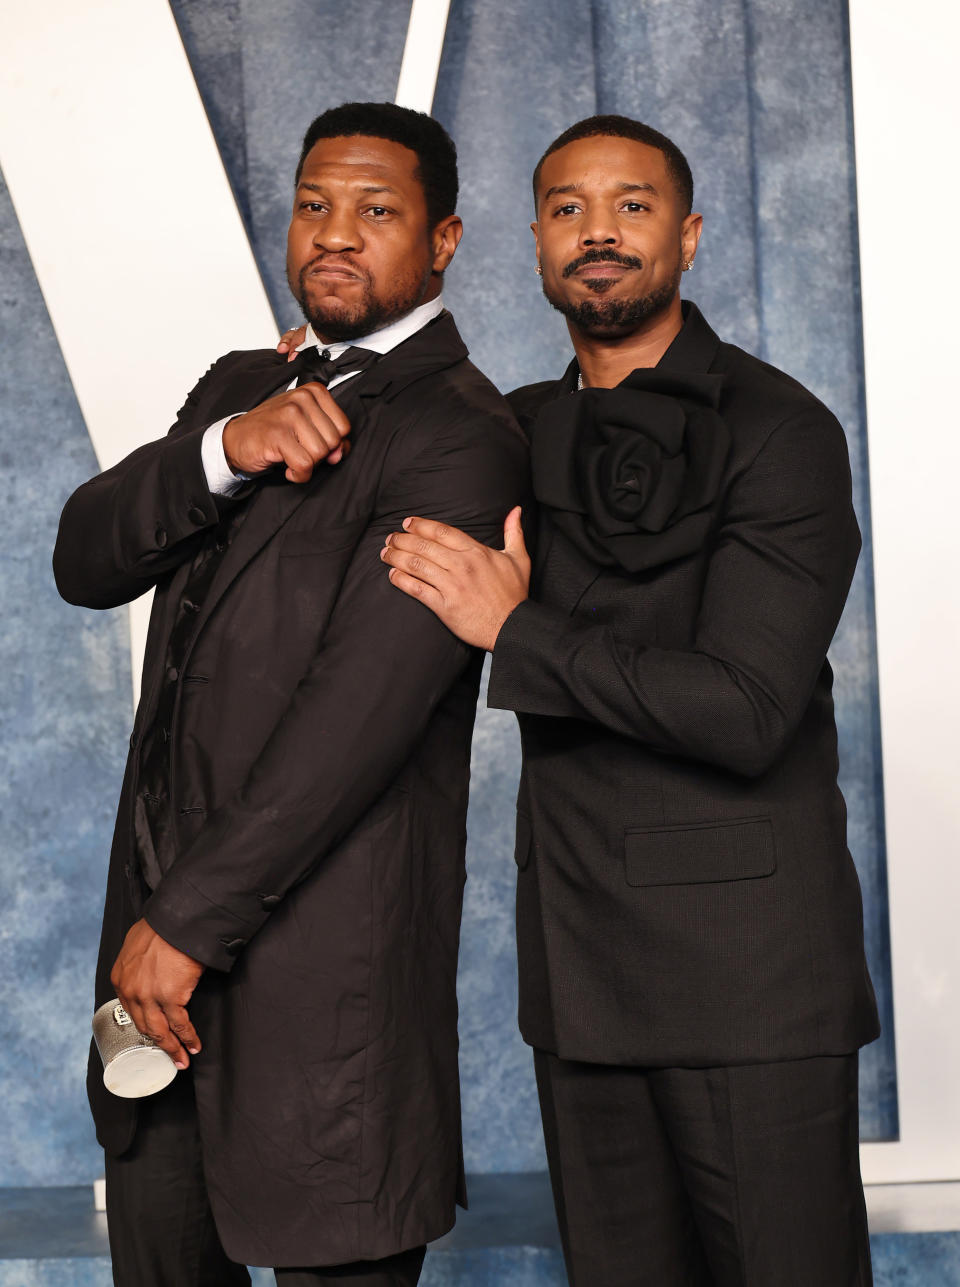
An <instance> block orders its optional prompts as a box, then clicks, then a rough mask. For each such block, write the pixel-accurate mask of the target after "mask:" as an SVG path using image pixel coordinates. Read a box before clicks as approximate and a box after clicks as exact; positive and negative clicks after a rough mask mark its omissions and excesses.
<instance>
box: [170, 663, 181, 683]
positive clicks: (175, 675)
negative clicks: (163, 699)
mask: <svg viewBox="0 0 960 1287" xmlns="http://www.w3.org/2000/svg"><path fill="white" fill-rule="evenodd" d="M179 678H180V672H179V670H177V668H176V666H169V667H168V668H167V679H169V680H170V683H171V684H175V683H176V682H177V680H178V679H179Z"/></svg>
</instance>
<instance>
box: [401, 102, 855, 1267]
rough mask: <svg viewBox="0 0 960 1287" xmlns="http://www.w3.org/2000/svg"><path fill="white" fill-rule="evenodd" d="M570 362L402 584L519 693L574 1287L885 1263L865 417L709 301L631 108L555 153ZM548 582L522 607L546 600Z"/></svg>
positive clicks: (527, 938) (523, 935) (508, 692)
mask: <svg viewBox="0 0 960 1287" xmlns="http://www.w3.org/2000/svg"><path fill="white" fill-rule="evenodd" d="M534 193H535V198H536V209H537V222H536V223H534V224H533V231H534V236H535V238H536V249H537V259H538V265H537V271H538V272H542V276H543V289H544V293H545V294H546V296H547V298H548V300H550V302H551V303H552V304H554V305H555V306H556V307H557V308H558V309H560V310H561V311H562V312H563V313H564V314H565V316H566V318H567V323H568V326H569V330H570V335H571V338H572V340H573V345H574V350H575V353H576V357H575V359H574V361H573V362H572V363H571V364H570V366H569V368H568V369H567V371H566V373H565V375H564V376H563V377H562V378H561V379H560V380H559V381H555V382H550V383H546V384H540V385H534V386H531V387H528V388H525V389H521V390H518V391H517V393H516V394H514V395H513V396H512V399H511V401H512V403H513V406H514V409H515V410H516V411H517V412H518V415H519V418H520V420H521V422H522V423H524V424H525V425H526V427H527V428H528V429H529V432H530V437H531V446H532V460H533V476H534V490H535V493H536V496H537V498H538V500H539V502H540V512H539V526H538V531H537V544H536V549H535V561H534V565H533V574H532V584H531V581H530V560H529V558H528V557H527V554H526V550H525V546H524V538H523V534H522V532H521V529H520V525H519V517H518V514H517V511H513V512H512V513H511V515H510V516H509V518H508V521H507V524H506V528H505V539H504V545H505V548H504V550H503V552H494V551H492V550H489V549H487V548H485V547H482V546H480V545H478V544H477V543H476V542H475V541H473V540H471V539H470V538H469V537H467V536H466V535H464V534H463V533H460V532H458V531H456V530H455V529H453V528H451V527H450V526H449V525H447V524H445V523H437V522H431V521H429V520H425V519H423V518H415V519H412V520H408V521H407V522H406V523H405V524H404V528H405V529H406V530H405V531H403V532H401V533H395V534H393V535H391V536H390V538H389V540H388V542H387V545H386V547H385V549H384V551H383V555H382V557H383V558H384V560H385V561H386V562H387V563H389V564H391V565H392V569H391V571H390V574H389V575H390V578H391V580H392V581H393V582H394V584H395V585H396V586H398V588H400V589H401V590H404V591H405V592H406V593H407V594H408V595H412V596H414V597H417V598H419V599H420V601H421V602H423V603H426V604H427V605H428V606H429V607H431V608H433V610H434V611H435V612H436V613H437V614H438V616H439V617H440V619H441V620H443V621H444V622H446V624H447V625H449V626H450V628H451V629H452V630H453V631H454V632H455V633H456V634H457V635H458V636H459V637H460V638H462V639H464V640H465V641H467V642H470V643H473V644H475V645H478V646H480V647H484V648H487V649H488V650H490V651H491V652H492V654H493V655H492V663H491V675H490V687H489V701H490V704H491V705H493V706H498V707H504V708H508V709H512V710H515V711H516V712H517V713H518V716H519V720H520V726H521V732H522V738H523V750H524V767H523V777H522V782H521V786H520V794H519V800H518V821H517V848H516V859H517V865H518V868H519V876H518V895H517V898H518V902H517V937H518V951H519V963H520V1026H521V1030H522V1032H523V1035H524V1037H525V1039H526V1040H527V1041H528V1042H529V1043H530V1044H531V1045H533V1046H534V1048H535V1063H536V1072H537V1081H538V1088H539V1092H540V1102H541V1108H542V1113H543V1122H544V1132H545V1136H546V1142H547V1153H548V1158H549V1163H550V1171H551V1177H552V1182H553V1189H554V1197H555V1201H556V1206H557V1212H558V1217H559V1221H560V1227H561V1232H562V1236H563V1245H564V1253H565V1257H566V1262H567V1268H568V1273H569V1277H570V1281H571V1283H573V1284H575V1285H576V1287H640V1285H643V1287H680V1284H691V1283H696V1284H698V1285H699V1284H703V1285H706V1284H711V1285H715V1287H853V1285H854V1284H856V1285H857V1287H864V1284H867V1283H869V1282H870V1281H871V1277H870V1258H869V1244H868V1239H867V1229H866V1221H865V1212H864V1204H863V1193H862V1187H861V1184H860V1175H859V1159H858V1148H857V1133H858V1132H857V1126H858V1122H857V1053H856V1052H857V1050H858V1048H859V1047H860V1046H861V1045H863V1044H864V1043H866V1042H868V1041H871V1040H872V1039H873V1038H874V1037H876V1035H877V1031H878V1024H877V1013H876V1006H875V1002H874V997H873V991H872V987H871V984H870V979H869V977H868V973H867V967H866V962H865V958H864V950H863V931H862V910H861V900H860V889H859V885H858V881H857V877H856V873H855V870H854V867H853V863H852V861H851V858H850V855H849V853H848V852H847V848H846V840H845V822H846V819H845V810H844V804H843V799H842V797H841V795H840V792H839V789H838V787H837V740H836V727H835V721H834V714H833V704H832V698H831V683H832V675H831V671H830V667H829V664H828V663H827V660H826V653H827V648H828V645H829V644H830V640H831V638H832V636H833V633H834V630H835V629H836V626H837V622H838V620H839V618H840V613H841V610H842V608H843V604H844V600H845V598H846V594H847V590H848V588H849V584H850V579H851V577H852V575H853V570H854V566H855V564H856V560H857V555H858V551H859V546H860V538H859V532H858V529H857V524H856V520H855V518H854V513H853V509H852V506H851V499H850V470H849V463H848V457H847V448H846V443H845V440H844V435H843V431H842V429H841V428H840V426H839V424H838V423H837V422H836V420H835V419H834V417H833V416H832V415H831V414H830V412H829V411H828V410H827V409H826V408H825V407H824V406H823V405H822V404H821V403H820V402H818V401H817V399H816V398H814V397H813V396H812V395H811V394H810V393H808V392H807V390H805V389H804V388H802V387H801V386H800V385H799V384H797V383H796V381H794V380H792V379H790V378H789V377H788V376H786V375H784V374H783V373H782V372H780V371H777V370H776V369H774V368H772V367H770V366H768V365H766V364H765V363H763V362H760V361H758V360H757V359H756V358H753V357H751V356H750V355H749V354H747V353H744V352H743V351H742V350H740V349H738V348H735V347H734V346H732V345H729V344H725V343H723V342H721V341H720V340H719V339H718V338H717V336H716V335H715V334H714V332H713V331H712V330H711V328H710V327H709V326H708V324H707V322H706V321H705V320H704V318H703V317H702V315H701V314H700V313H699V311H698V310H697V309H696V307H695V306H694V305H692V304H687V303H684V304H681V301H680V298H679V294H678V288H679V283H680V277H681V273H682V271H683V270H684V269H686V268H689V267H691V266H692V264H693V260H694V257H695V254H696V250H697V245H698V240H699V236H700V227H701V217H700V215H698V214H695V213H693V212H692V210H691V203H692V195H693V184H692V179H691V176H690V170H689V166H688V165H687V163H686V161H685V159H684V157H683V156H682V154H681V153H680V152H679V151H678V149H677V148H676V147H675V145H674V144H673V143H671V142H670V140H669V139H666V138H665V137H663V136H662V135H660V134H658V133H657V132H656V131H653V130H650V129H649V128H648V127H646V126H643V125H641V124H639V123H638V122H635V121H630V120H628V119H626V118H623V117H594V118H591V119H589V120H587V121H583V122H581V123H580V124H579V125H575V126H573V127H572V128H571V129H570V130H568V131H567V132H566V133H565V134H563V135H561V136H560V137H559V138H558V139H557V140H556V142H554V143H553V144H552V145H551V147H550V148H548V150H547V152H546V154H545V156H544V157H543V159H542V160H541V162H540V164H539V165H538V167H537V171H536V174H535V177H534ZM528 589H529V595H530V597H528Z"/></svg>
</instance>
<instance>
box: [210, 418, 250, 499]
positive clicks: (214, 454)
mask: <svg viewBox="0 0 960 1287" xmlns="http://www.w3.org/2000/svg"><path fill="white" fill-rule="evenodd" d="M237 414H240V413H239V412H238V413H237ZM234 419H236V417H235V416H225V417H224V418H223V419H222V420H218V421H217V422H216V423H215V424H212V425H211V426H210V428H209V429H207V430H206V432H205V433H204V435H203V438H202V440H201V442H200V461H201V464H202V465H203V472H204V474H206V477H207V486H208V487H209V488H210V493H211V495H213V496H232V495H233V493H234V492H235V491H239V489H240V488H241V487H242V486H243V484H244V483H245V482H246V481H247V478H246V476H244V475H240V474H235V473H234V472H233V470H232V469H231V468H230V466H229V465H228V464H227V457H226V455H225V454H224V450H223V431H224V428H225V427H226V425H227V422H228V421H230V420H234Z"/></svg>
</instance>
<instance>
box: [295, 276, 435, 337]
mask: <svg viewBox="0 0 960 1287" xmlns="http://www.w3.org/2000/svg"><path fill="white" fill-rule="evenodd" d="M317 262H318V260H312V261H311V262H310V263H309V264H306V265H305V266H304V267H303V268H301V269H300V272H299V273H298V274H297V276H296V277H294V276H293V273H292V272H291V270H290V269H289V268H288V269H287V285H288V286H289V287H290V291H291V293H292V295H293V297H294V299H295V300H296V301H297V303H298V304H299V305H300V307H301V309H302V310H303V315H304V317H305V318H306V319H307V321H308V322H309V323H310V325H311V326H312V327H313V329H314V331H315V332H316V334H317V336H318V338H319V339H322V340H328V341H330V342H331V343H334V342H336V341H338V340H357V339H360V338H361V337H362V336H364V335H371V334H372V333H373V332H374V331H379V330H380V329H381V328H382V327H384V326H386V325H387V324H388V323H390V322H394V321H396V320H397V318H398V317H404V316H405V315H406V314H407V313H409V312H410V311H411V309H414V308H416V306H417V305H418V304H419V303H420V302H421V300H422V299H423V297H424V295H425V294H426V292H427V287H428V286H429V284H430V277H431V274H432V270H431V268H430V266H429V265H428V266H427V267H426V269H425V270H424V272H423V273H422V274H420V275H418V274H417V272H416V270H415V269H410V268H407V269H406V272H405V273H404V274H403V275H401V274H397V275H395V276H394V278H393V282H392V289H391V291H390V293H389V294H386V295H381V294H378V292H377V286H376V282H375V281H374V279H373V276H372V275H371V274H370V273H369V272H367V271H366V270H364V269H362V268H360V267H358V265H357V264H354V263H350V262H349V260H347V259H341V260H340V262H341V263H344V264H348V265H349V267H350V268H351V269H352V270H353V271H354V272H356V273H358V274H360V277H361V280H362V282H363V289H362V291H361V294H360V298H359V299H357V300H355V301H354V302H352V303H350V304H347V303H346V302H345V301H344V300H342V299H340V298H339V297H334V296H327V297H326V298H325V299H324V300H323V301H322V302H317V303H314V302H313V301H312V300H311V298H310V295H309V294H308V290H309V273H310V270H311V268H313V267H314V266H315V265H316V264H317Z"/></svg>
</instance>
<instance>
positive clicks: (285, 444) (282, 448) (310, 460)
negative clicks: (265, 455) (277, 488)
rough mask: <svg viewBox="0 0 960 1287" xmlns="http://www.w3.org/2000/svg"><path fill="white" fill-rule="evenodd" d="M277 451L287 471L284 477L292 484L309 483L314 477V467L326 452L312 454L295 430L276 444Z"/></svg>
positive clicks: (290, 431)
mask: <svg viewBox="0 0 960 1287" xmlns="http://www.w3.org/2000/svg"><path fill="white" fill-rule="evenodd" d="M275 450H276V452H277V454H278V456H279V459H280V462H282V463H283V464H284V465H285V466H286V469H285V470H284V477H285V478H286V479H287V480H288V481H289V482H291V483H307V482H309V481H310V479H311V478H312V476H313V467H314V465H315V464H316V462H317V460H318V459H322V457H323V455H324V454H325V453H324V452H320V453H316V454H314V453H311V452H310V451H309V450H308V449H307V448H306V447H305V446H304V444H303V443H302V442H301V441H300V438H299V436H298V434H297V433H295V432H294V431H293V429H291V430H289V431H288V432H287V433H286V434H284V435H283V436H282V437H281V438H280V439H279V440H278V441H277V443H276V445H275Z"/></svg>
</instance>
